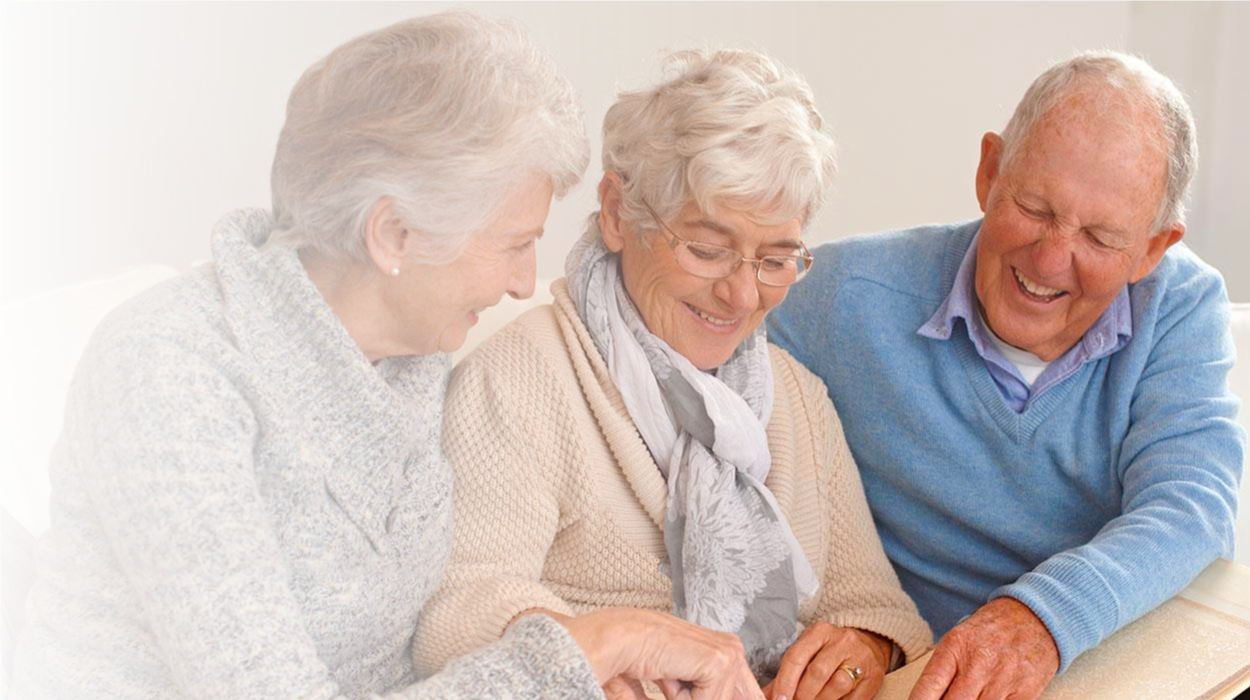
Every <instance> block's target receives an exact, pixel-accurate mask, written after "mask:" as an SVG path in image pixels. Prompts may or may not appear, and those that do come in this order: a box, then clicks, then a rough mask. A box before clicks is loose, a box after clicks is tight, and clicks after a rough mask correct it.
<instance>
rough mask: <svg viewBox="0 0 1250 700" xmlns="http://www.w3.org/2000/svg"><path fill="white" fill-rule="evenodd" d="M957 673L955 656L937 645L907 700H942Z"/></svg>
mask: <svg viewBox="0 0 1250 700" xmlns="http://www.w3.org/2000/svg"><path fill="white" fill-rule="evenodd" d="M957 671H958V662H957V661H956V660H955V655H954V654H952V653H951V652H950V651H949V650H948V649H947V648H946V647H944V646H942V645H941V644H938V647H937V649H936V650H934V652H933V657H932V658H930V659H929V663H928V664H927V665H926V666H925V668H924V671H923V672H921V674H920V677H919V678H917V679H916V685H914V686H912V689H911V694H910V695H908V696H907V697H908V700H942V695H943V693H945V692H946V689H947V688H948V687H950V684H951V680H952V679H954V677H955V674H956V672H957Z"/></svg>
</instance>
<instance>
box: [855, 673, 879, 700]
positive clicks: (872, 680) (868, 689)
mask: <svg viewBox="0 0 1250 700" xmlns="http://www.w3.org/2000/svg"><path fill="white" fill-rule="evenodd" d="M883 680H884V677H883V676H880V675H877V674H873V675H871V676H870V675H868V673H867V672H865V673H864V675H862V676H860V677H859V684H858V685H856V686H855V688H854V689H853V690H851V692H850V693H849V694H848V695H847V696H846V700H869V698H873V697H876V695H877V691H878V690H880V689H881V682H882V681H883Z"/></svg>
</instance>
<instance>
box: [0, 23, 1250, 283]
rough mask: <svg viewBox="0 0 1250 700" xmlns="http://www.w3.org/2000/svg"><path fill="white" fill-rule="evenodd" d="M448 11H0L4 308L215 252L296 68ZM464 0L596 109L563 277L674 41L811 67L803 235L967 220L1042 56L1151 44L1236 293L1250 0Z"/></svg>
mask: <svg viewBox="0 0 1250 700" xmlns="http://www.w3.org/2000/svg"><path fill="white" fill-rule="evenodd" d="M449 6H452V4H450V3H383V4H371V3H370V4H364V3H358V4H350V5H349V4H302V3H278V4H266V5H249V4H207V5H205V4H182V3H175V4H143V5H112V4H83V5H67V4H60V3H54V4H18V5H14V4H12V3H5V4H4V5H3V6H0V13H2V15H0V20H2V21H0V301H3V302H9V301H14V300H16V299H19V298H22V297H25V296H28V295H30V294H33V293H37V292H39V291H42V290H46V289H49V288H52V287H56V286H59V285H63V284H67V283H70V282H74V281H78V280H81V279H85V278H88V277H91V276H93V275H98V274H102V273H104V272H107V271H110V270H113V269H115V268H118V267H121V266H124V265H129V264H137V263H146V262H166V263H170V264H174V265H177V266H180V267H185V266H186V265H188V264H189V263H190V262H191V261H193V260H196V259H202V258H205V257H208V231H209V229H210V227H211V225H212V223H213V222H214V221H215V220H216V219H217V218H218V217H219V216H220V215H221V214H223V213H224V212H226V211H228V210H229V209H231V208H234V207H239V206H261V207H264V206H267V205H268V171H269V163H270V160H271V158H272V154H273V147H274V143H275V141H276V138H277V133H278V130H279V129H280V127H281V122H282V113H283V105H284V102H285V99H286V94H287V91H288V90H289V89H290V86H291V85H292V84H293V83H294V81H295V79H296V78H297V77H298V76H299V74H300V72H301V71H302V70H303V69H304V68H305V67H306V66H307V65H308V64H309V63H311V62H312V61H313V60H315V59H316V58H317V57H319V56H320V55H322V54H324V53H325V52H326V51H328V50H329V49H331V48H333V47H334V46H335V45H336V44H338V43H340V42H342V41H343V40H345V39H347V38H349V37H351V36H353V35H355V34H358V33H360V32H363V31H366V30H369V29H372V28H375V27H378V26H381V25H383V24H386V23H389V22H391V21H394V20H397V19H400V18H403V17H407V16H410V15H412V14H419V13H426V12H432V11H436V10H438V9H442V8H445V7H449ZM473 7H474V8H476V9H478V10H480V11H484V12H492V13H497V14H505V15H510V16H513V17H516V18H518V19H520V20H521V21H523V22H524V23H525V24H526V25H527V26H528V27H529V28H530V29H531V31H532V32H533V33H534V34H535V35H536V36H537V37H538V39H539V40H540V41H541V42H542V43H543V44H545V45H547V46H548V47H550V48H551V50H552V51H553V52H554V54H555V56H556V58H557V61H558V62H559V63H560V64H561V65H562V66H563V67H564V69H565V70H566V72H567V73H568V75H569V77H570V78H571V79H572V80H573V82H574V83H575V85H576V86H577V87H578V89H579V90H580V91H581V94H582V97H583V99H584V102H585V105H586V110H587V122H588V126H589V129H590V131H591V133H592V142H593V145H594V148H595V158H594V160H593V161H592V166H591V169H590V172H589V173H588V174H587V181H586V182H585V183H583V184H582V185H581V186H580V187H579V188H578V189H577V190H575V191H574V192H573V193H572V195H571V196H570V197H569V198H568V199H567V200H566V201H565V202H563V203H559V204H557V205H556V206H555V207H554V208H553V210H552V215H551V219H550V221H549V223H548V235H547V236H546V237H545V238H544V239H543V242H542V244H541V247H540V252H539V275H540V276H546V277H552V276H558V275H559V274H560V271H561V269H562V264H563V257H564V254H565V252H566V251H567V250H568V248H569V246H570V245H571V244H572V241H573V240H574V239H575V238H576V236H577V234H578V229H579V228H580V225H581V221H582V220H583V218H584V216H585V214H586V213H587V212H589V211H591V210H592V209H593V208H594V187H593V184H594V182H596V181H597V180H598V177H599V174H600V173H599V170H598V165H597V163H598V145H599V138H598V129H599V125H600V124H601V121H602V117H603V113H604V112H605V111H606V109H607V107H608V105H609V104H610V103H611V100H612V99H613V95H614V93H615V90H616V89H617V87H618V86H620V87H633V86H637V85H640V84H642V83H644V82H647V81H648V80H649V79H651V78H652V77H654V76H655V75H656V66H657V65H658V58H659V56H660V55H661V53H662V52H663V51H664V50H665V49H670V48H681V47H688V46H692V45H702V46H709V47H719V46H750V47H756V48H760V49H763V50H766V51H768V52H770V53H772V54H774V55H776V56H777V57H778V58H780V59H782V60H783V61H784V62H786V63H788V64H790V65H791V66H793V67H795V68H796V69H798V70H799V71H801V72H802V73H804V74H805V75H806V76H807V77H808V79H809V80H810V82H811V83H812V85H813V88H814V90H815V93H816V97H817V101H818V103H819V105H820V108H821V109H822V111H823V112H824V114H825V115H826V117H827V118H828V119H829V120H830V122H831V123H832V125H833V128H834V131H835V135H836V137H837V139H838V141H839V144H840V149H841V150H840V153H841V159H840V170H841V173H840V176H839V180H838V183H837V192H836V195H835V197H834V198H833V200H832V202H831V204H830V206H829V207H828V208H827V209H826V211H825V212H823V213H822V215H821V216H820V217H819V219H818V220H817V221H816V222H815V224H814V226H813V229H812V238H814V239H815V240H817V241H821V240H827V239H829V238H833V237H837V236H841V235H846V234H849V233H852V232H859V231H873V230H880V229H884V228H890V227H900V226H908V225H913V224H918V223H924V222H935V221H950V220H955V219H960V218H966V217H972V216H975V215H976V214H977V208H976V202H975V199H974V198H973V189H972V179H973V174H974V169H975V166H976V158H977V147H978V140H979V138H980V135H981V134H982V132H984V131H986V130H996V129H999V128H1001V126H1002V124H1003V123H1004V122H1005V121H1006V119H1007V117H1008V115H1009V113H1010V110H1011V108H1012V107H1013V106H1014V104H1015V102H1016V100H1018V99H1019V96H1020V95H1021V93H1023V91H1024V89H1025V87H1026V86H1027V84H1028V82H1029V81H1030V80H1031V79H1032V78H1033V77H1034V76H1035V75H1036V74H1037V73H1038V72H1040V71H1041V70H1042V69H1044V68H1045V67H1046V66H1047V65H1048V64H1049V63H1050V62H1051V61H1052V60H1054V59H1058V58H1063V57H1065V56H1067V55H1069V54H1070V53H1071V52H1072V51H1073V50H1075V49H1083V48H1097V47H1110V48H1119V49H1131V50H1139V51H1143V52H1144V53H1145V54H1146V55H1147V58H1150V59H1152V60H1154V61H1156V62H1157V63H1158V64H1159V65H1160V67H1161V68H1163V69H1164V70H1165V71H1173V72H1175V74H1176V76H1177V78H1178V80H1180V81H1181V82H1182V86H1183V87H1185V88H1186V89H1187V90H1188V91H1189V92H1190V93H1191V94H1193V95H1194V100H1195V110H1196V111H1197V112H1198V113H1199V119H1200V120H1201V121H1200V127H1201V133H1202V134H1203V138H1204V141H1203V147H1204V163H1203V170H1202V181H1201V182H1200V185H1202V187H1203V189H1201V190H1200V191H1199V192H1198V193H1197V196H1196V197H1195V200H1194V213H1193V220H1192V223H1193V224H1194V226H1193V227H1192V228H1193V231H1192V233H1191V236H1190V238H1189V240H1190V241H1191V243H1192V245H1194V247H1195V248H1197V249H1198V250H1199V252H1200V253H1201V254H1204V255H1205V256H1206V257H1207V258H1208V259H1209V260H1211V261H1212V262H1214V263H1215V264H1217V265H1218V266H1220V267H1221V268H1222V269H1223V270H1224V272H1225V275H1226V277H1228V278H1229V280H1230V286H1231V287H1232V288H1233V290H1234V296H1235V297H1239V298H1240V299H1242V300H1250V248H1248V246H1250V244H1248V243H1247V240H1250V236H1247V235H1246V234H1247V233H1250V231H1248V228H1250V223H1248V222H1247V218H1246V217H1247V208H1246V207H1245V206H1244V204H1243V202H1244V199H1245V194H1246V193H1247V192H1250V172H1248V171H1247V168H1248V167H1250V165H1248V163H1250V154H1248V153H1247V142H1248V141H1250V138H1248V137H1246V136H1245V135H1244V124H1246V123H1250V102H1248V100H1250V91H1247V90H1245V88H1244V86H1245V83H1246V78H1247V75H1246V74H1247V72H1250V71H1248V70H1247V69H1248V66H1250V56H1248V55H1247V50H1246V49H1244V48H1236V47H1232V42H1233V40H1234V39H1235V38H1240V37H1244V36H1246V35H1247V34H1248V33H1250V32H1248V30H1250V11H1247V9H1246V7H1245V6H1241V7H1238V8H1231V7H1225V6H1212V5H1201V4H1196V5H1190V4H1186V5H1184V6H1180V5H1170V4H1159V5H1154V4H1138V3H1095V4H1084V3H1055V4H1027V3H1022V4H1015V3H1012V4H993V3H975V4H947V3H920V4H894V3H885V4H855V3H846V4H818V3H799V4H782V3H771V4H768V5H762V4H739V3H734V4H727V3H725V4H722V3H693V4H683V3H629V4H614V3H579V4H543V3H506V4H502V3H501V4H496V3H478V4H474V5H473ZM1178 29H1180V30H1182V31H1179V32H1178ZM1176 37H1180V39H1179V40H1177V39H1176ZM1212 144H1214V145H1212ZM1238 149H1239V150H1238ZM1237 154H1240V156H1238V155H1237ZM1234 203H1235V204H1236V205H1234Z"/></svg>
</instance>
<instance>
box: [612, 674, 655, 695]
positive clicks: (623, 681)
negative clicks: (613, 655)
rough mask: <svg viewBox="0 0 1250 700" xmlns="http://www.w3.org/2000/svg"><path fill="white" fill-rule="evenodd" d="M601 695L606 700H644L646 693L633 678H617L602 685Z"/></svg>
mask: <svg viewBox="0 0 1250 700" xmlns="http://www.w3.org/2000/svg"><path fill="white" fill-rule="evenodd" d="M603 694H604V696H606V697H607V698H608V700H646V698H647V693H646V691H644V690H643V689H642V684H641V683H639V682H638V680H637V679H635V678H626V677H625V676H617V677H615V678H612V679H611V680H609V681H608V682H607V683H605V684H604V685H603Z"/></svg>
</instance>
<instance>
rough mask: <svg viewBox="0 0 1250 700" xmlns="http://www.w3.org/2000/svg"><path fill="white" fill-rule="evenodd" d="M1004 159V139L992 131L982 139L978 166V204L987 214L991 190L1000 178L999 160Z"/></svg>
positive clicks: (982, 211)
mask: <svg viewBox="0 0 1250 700" xmlns="http://www.w3.org/2000/svg"><path fill="white" fill-rule="evenodd" d="M1002 157H1003V138H1002V137H1001V136H999V135H998V134H996V133H994V132H992V131H990V132H986V134H985V135H984V136H982V137H981V162H980V163H979V164H978V165H977V203H979V204H980V205H981V213H982V214H984V213H985V209H986V207H987V206H988V205H989V201H990V189H991V188H992V187H993V186H994V180H995V179H996V178H997V177H998V164H999V160H1001V159H1002Z"/></svg>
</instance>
